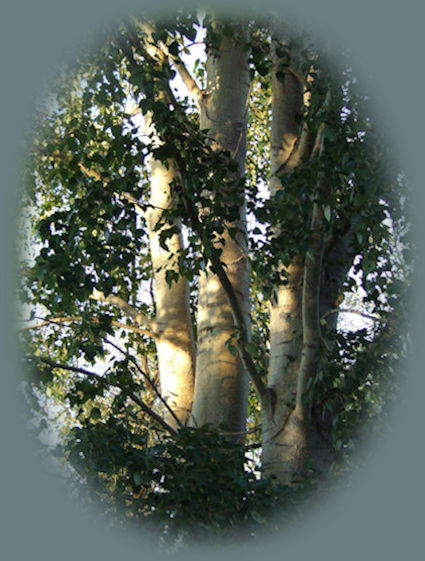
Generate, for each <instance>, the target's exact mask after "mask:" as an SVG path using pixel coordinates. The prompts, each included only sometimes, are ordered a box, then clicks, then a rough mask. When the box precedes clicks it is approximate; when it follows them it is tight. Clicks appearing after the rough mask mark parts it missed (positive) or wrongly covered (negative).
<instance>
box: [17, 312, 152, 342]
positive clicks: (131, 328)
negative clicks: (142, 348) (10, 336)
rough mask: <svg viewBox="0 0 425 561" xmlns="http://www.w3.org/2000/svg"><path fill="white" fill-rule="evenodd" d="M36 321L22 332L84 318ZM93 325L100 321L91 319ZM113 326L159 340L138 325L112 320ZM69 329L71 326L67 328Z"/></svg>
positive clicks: (56, 318)
mask: <svg viewBox="0 0 425 561" xmlns="http://www.w3.org/2000/svg"><path fill="white" fill-rule="evenodd" d="M34 319H40V320H41V321H40V322H39V323H36V324H33V325H25V326H24V327H21V329H20V331H29V330H30V329H40V328H42V327H45V326H46V325H56V326H60V325H62V324H64V323H73V322H74V323H75V322H78V323H80V322H81V321H82V320H83V318H82V316H71V317H55V318H37V317H35V318H34ZM90 321H92V322H93V323H98V322H99V319H98V318H91V320H90ZM111 323H112V325H114V326H115V327H120V328H121V329H124V330H126V331H132V332H133V333H139V334H140V335H147V336H148V337H152V339H157V338H158V334H157V333H155V332H154V331H151V330H149V329H143V328H142V327H138V326H137V325H129V324H127V323H122V322H120V321H117V320H112V322H111ZM67 327H69V326H67Z"/></svg>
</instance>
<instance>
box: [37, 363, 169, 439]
mask: <svg viewBox="0 0 425 561" xmlns="http://www.w3.org/2000/svg"><path fill="white" fill-rule="evenodd" d="M27 358H31V359H33V360H39V361H40V362H43V363H45V364H47V365H48V366H51V367H52V368H61V369H62V370H69V371H71V372H77V373H78V374H84V375H85V376H88V377H90V378H94V379H96V380H104V379H103V377H102V376H100V375H99V374H96V373H95V372H91V371H90V370H87V369H86V368H80V367H78V366H69V365H67V364H61V363H59V362H55V361H53V360H51V359H50V358H45V357H41V356H37V355H27ZM109 385H111V386H114V387H116V388H119V389H121V390H122V388H121V386H120V385H119V384H117V383H111V384H109ZM128 397H129V398H130V399H131V400H132V401H133V402H134V403H136V405H138V406H139V407H140V408H141V409H142V411H144V412H145V413H146V414H147V415H149V417H151V418H152V419H154V420H155V421H156V422H157V423H158V424H159V425H161V426H162V428H164V429H165V430H166V431H167V432H169V433H170V434H171V435H173V436H176V435H177V432H176V431H175V430H174V429H173V427H171V426H170V425H169V424H168V423H167V422H166V421H164V419H163V418H162V417H160V416H159V415H158V413H155V411H153V410H152V409H151V408H150V407H149V406H148V405H146V403H144V401H142V400H141V399H140V398H139V397H137V395H136V394H135V393H134V392H129V394H128Z"/></svg>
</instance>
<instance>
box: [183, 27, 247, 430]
mask: <svg viewBox="0 0 425 561" xmlns="http://www.w3.org/2000/svg"><path fill="white" fill-rule="evenodd" d="M212 25H213V27H214V28H215V29H216V30H218V31H220V29H219V24H217V23H213V24H212ZM245 40H246V39H245V36H244V33H243V31H242V30H241V28H239V27H236V26H235V27H234V35H233V37H231V38H230V37H223V38H222V39H221V42H220V45H219V47H218V49H217V50H216V49H214V50H212V51H210V52H209V55H208V60H207V88H206V91H205V93H204V97H203V102H202V104H201V119H200V126H201V129H209V132H208V136H209V137H210V138H211V145H212V147H213V148H214V149H216V150H228V151H229V152H230V153H231V154H232V156H233V158H234V159H235V160H236V161H237V162H238V164H239V170H238V174H239V175H242V174H243V166H244V159H245V153H246V123H247V115H246V111H247V97H248V91H249V73H248V55H247V52H246V50H245V49H244V44H245ZM212 171H214V170H212ZM223 188H226V187H225V186H223ZM210 195H211V196H214V193H211V194H210ZM228 226H230V225H229V224H225V227H228ZM231 226H232V227H236V228H238V229H239V232H240V233H239V234H238V235H237V237H236V239H232V238H231V237H230V235H228V233H227V231H225V233H224V235H223V237H224V241H225V245H224V247H223V251H222V255H221V258H220V259H221V261H222V262H223V263H224V264H225V265H226V267H225V270H226V273H227V275H228V278H229V280H230V282H231V284H232V287H233V290H234V292H235V294H236V297H237V298H238V300H239V303H240V307H241V309H242V311H243V314H244V315H245V320H246V325H249V270H248V262H247V257H246V251H245V241H244V230H245V210H244V209H243V208H241V211H240V218H239V220H238V221H237V222H236V223H234V224H232V225H231ZM197 322H198V337H197V362H196V372H197V375H196V384H195V400H194V406H193V422H194V424H196V425H203V424H205V423H210V424H212V425H214V426H217V425H219V424H224V425H226V426H227V428H228V430H229V431H230V432H234V433H243V431H244V430H245V422H246V409H247V396H248V378H247V373H246V372H245V371H244V368H243V365H242V362H241V360H240V358H239V357H238V356H234V355H233V354H232V353H231V352H230V351H229V350H228V348H227V346H226V342H227V341H228V340H229V339H230V338H232V337H233V336H234V335H235V325H234V320H233V317H232V312H231V308H230V304H229V301H228V298H227V296H226V293H225V291H224V290H223V287H222V285H221V283H220V281H219V279H218V277H217V275H215V274H213V273H211V272H207V273H205V274H202V275H201V278H200V281H199V302H198V317H197Z"/></svg>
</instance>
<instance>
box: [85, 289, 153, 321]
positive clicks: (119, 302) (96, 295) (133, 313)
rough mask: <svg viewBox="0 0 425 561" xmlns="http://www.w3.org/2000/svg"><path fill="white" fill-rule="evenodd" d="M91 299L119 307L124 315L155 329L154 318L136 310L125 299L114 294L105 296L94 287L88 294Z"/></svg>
mask: <svg viewBox="0 0 425 561" xmlns="http://www.w3.org/2000/svg"><path fill="white" fill-rule="evenodd" d="M90 298H91V299H92V300H97V301H100V302H106V303H107V304H112V305H113V306H117V307H118V308H120V309H121V310H122V311H123V312H124V313H125V314H126V315H128V316H130V317H131V318H133V319H134V321H135V322H136V323H138V324H139V325H145V326H146V327H147V328H148V329H150V330H151V331H155V320H152V319H151V318H150V317H148V316H147V315H146V314H145V313H144V312H142V311H140V310H138V309H137V308H134V307H133V306H131V305H130V304H129V303H128V302H127V301H126V300H124V299H123V298H121V297H120V296H117V295H116V294H108V296H105V294H104V293H103V292H101V291H100V290H97V289H94V290H93V292H92V294H91V295H90Z"/></svg>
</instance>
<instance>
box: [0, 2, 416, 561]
mask: <svg viewBox="0 0 425 561" xmlns="http://www.w3.org/2000/svg"><path fill="white" fill-rule="evenodd" d="M195 4H196V3H195V2H193V5H195ZM197 4H199V5H201V6H202V5H204V6H207V7H210V6H211V7H216V6H217V7H219V6H220V4H221V5H223V6H226V2H224V1H223V2H218V1H216V2H214V1H212V0H211V1H210V2H199V3H197ZM182 5H184V2H179V3H176V2H173V1H172V0H168V1H167V0H158V1H157V2H156V3H155V7H156V8H158V9H159V8H168V10H170V9H176V8H179V7H181V6H182ZM229 5H231V7H232V8H235V9H236V8H237V9H238V10H239V11H240V13H243V12H244V9H246V8H247V6H246V5H244V4H243V3H242V2H241V3H239V2H232V3H231V4H229V2H227V7H229ZM151 7H152V4H151V3H148V2H147V0H139V1H138V2H136V1H135V0H134V1H133V0H123V1H122V2H121V3H120V6H118V3H117V2H115V1H113V0H89V1H88V0H85V1H83V0H75V1H74V2H72V3H70V2H63V1H62V2H57V1H56V2H55V1H53V0H38V1H37V2H34V3H31V2H29V1H28V0H17V1H15V2H13V3H12V2H11V1H9V2H7V4H4V5H3V15H2V22H1V24H0V25H1V26H2V30H1V34H0V41H1V49H0V52H1V53H2V57H3V59H4V61H3V64H2V68H3V72H2V89H1V94H0V95H1V103H0V110H1V111H2V118H1V123H2V127H1V141H2V143H1V150H0V157H1V158H2V165H1V170H2V174H1V177H2V185H1V189H2V191H1V200H2V205H1V222H0V252H1V253H0V258H1V261H0V263H1V269H0V271H1V292H0V318H1V336H0V345H1V357H2V363H1V372H2V381H1V392H0V396H1V400H2V401H1V406H0V413H1V420H0V426H1V430H2V442H3V443H4V444H3V450H2V462H1V475H2V477H1V480H0V481H1V502H2V508H1V511H0V514H1V522H2V524H1V528H2V540H1V546H0V548H1V550H2V551H4V552H5V553H6V556H5V558H12V557H13V558H16V559H19V558H28V557H30V558H31V559H33V560H35V561H38V559H40V560H41V559H43V560H49V559H52V560H53V559H57V558H58V557H60V558H61V559H62V560H63V561H65V560H67V559H73V560H74V559H75V558H76V556H81V557H83V558H87V559H88V558H94V559H98V558H101V559H114V560H115V559H118V558H123V559H130V558H133V557H135V556H136V555H137V556H138V557H140V558H141V559H144V558H149V559H156V558H159V557H163V555H161V554H160V553H159V552H158V551H157V550H152V549H151V546H150V545H149V538H148V536H143V535H142V536H141V539H137V540H135V539H133V538H132V537H131V538H130V537H128V536H125V535H124V534H118V533H117V534H116V535H115V533H111V532H108V531H105V530H104V529H102V527H101V524H100V525H96V526H95V525H94V524H92V522H91V521H90V520H89V518H88V517H87V515H84V514H83V513H82V512H80V510H79V508H78V506H77V505H76V504H74V503H73V502H72V501H70V500H69V499H67V498H66V497H65V496H64V494H63V491H62V489H61V485H60V482H56V481H53V479H52V477H51V476H48V475H47V474H46V473H44V472H43V470H42V469H41V468H40V465H38V461H37V459H36V457H35V455H34V454H35V452H34V449H33V447H32V444H31V442H30V441H29V439H28V436H27V435H26V431H25V426H24V422H23V420H22V413H21V412H20V401H19V397H18V395H17V382H16V380H17V379H18V376H19V369H18V366H17V360H16V358H17V354H16V336H15V335H14V333H15V326H14V309H13V305H14V304H13V303H14V298H15V296H14V295H13V291H14V290H15V287H16V281H15V280H14V278H13V275H12V274H10V272H11V271H13V260H14V257H15V251H14V249H13V243H14V235H13V234H14V228H16V224H15V222H14V220H13V219H14V207H15V204H16V195H17V193H18V185H19V173H20V167H19V166H20V158H21V157H22V154H23V147H24V142H25V139H26V135H27V134H28V133H29V132H30V130H31V103H32V100H33V99H34V98H36V97H37V96H40V93H41V92H42V89H43V86H44V84H45V82H46V81H48V79H49V77H50V76H51V74H52V73H53V72H54V71H55V70H57V69H58V68H59V65H60V58H61V57H66V56H67V55H68V53H71V54H72V51H74V52H75V50H77V49H78V47H79V45H81V44H84V42H85V41H88V40H90V38H93V32H94V31H96V30H99V29H100V28H101V26H102V25H103V24H104V23H107V22H108V21H110V22H113V21H114V20H116V19H117V17H118V16H123V15H125V13H126V11H130V10H131V9H137V8H139V9H144V8H147V9H149V8H151ZM249 7H250V8H251V7H252V8H254V7H255V6H253V5H252V6H251V5H249ZM268 9H275V10H278V11H280V12H281V13H285V11H287V12H288V13H289V14H290V15H291V16H293V17H294V18H295V19H296V21H299V22H300V23H301V24H302V23H305V24H306V25H309V26H311V28H312V29H313V31H317V32H318V33H319V34H324V35H326V33H329V34H330V35H331V37H332V39H333V42H335V43H336V44H338V43H341V46H344V47H345V48H346V49H347V51H348V52H350V53H351V54H352V58H353V61H354V62H355V64H356V66H357V67H358V69H359V82H360V85H361V86H364V88H365V89H366V88H367V89H368V91H370V92H371V95H372V97H373V98H375V99H377V100H378V103H374V104H372V110H375V119H377V120H378V121H379V123H378V124H380V125H382V126H383V128H384V132H386V133H387V138H388V141H389V142H390V143H393V147H394V149H395V150H396V152H397V153H399V155H400V158H399V161H400V164H401V165H402V166H403V167H404V169H405V170H406V172H407V175H408V178H409V182H410V184H411V185H412V187H413V190H414V199H413V208H414V212H413V224H414V234H415V241H416V243H417V246H418V254H420V255H418V265H417V270H416V273H415V279H422V278H423V276H424V274H425V271H423V268H424V267H423V263H424V260H423V259H422V258H421V257H423V256H422V253H423V247H421V245H422V244H421V242H422V239H423V234H424V232H423V231H422V230H423V224H424V222H425V221H424V220H423V219H422V213H423V210H424V209H425V204H424V203H425V200H424V199H425V194H424V192H422V193H421V192H420V191H421V179H422V178H421V174H422V173H423V169H422V168H423V166H422V161H421V158H423V155H422V153H421V147H423V136H422V134H421V133H422V130H423V128H424V117H423V111H421V107H420V105H419V103H420V101H419V100H420V92H421V91H423V86H424V83H423V82H424V75H423V73H422V72H421V71H420V69H421V68H422V66H423V60H422V57H423V52H424V51H425V48H424V47H425V45H424V40H423V39H421V38H420V37H421V32H422V29H421V22H422V21H423V10H424V9H423V8H420V7H419V6H418V4H417V3H416V2H413V1H411V0H405V1H404V2H403V3H400V2H397V1H395V0H358V1H357V2H356V3H351V2H349V1H347V0H340V1H337V0H322V1H321V2H317V0H298V1H295V0H281V1H280V2H277V1H276V0H264V1H263V2H262V13H265V12H266V10H268ZM260 13H261V12H260ZM381 121H382V123H381ZM385 129H386V130H385ZM418 285H419V282H415V283H414V288H413V295H412V303H413V302H414V305H412V308H411V309H412V313H413V312H414V316H413V321H414V324H413V329H412V332H413V334H414V337H413V340H414V341H413V342H414V348H415V352H414V358H413V360H412V361H411V364H410V365H408V367H409V370H410V376H409V382H408V384H407V387H406V388H403V391H402V392H401V396H400V405H399V406H398V407H397V408H396V411H394V413H393V416H392V417H391V418H390V419H389V430H388V431H387V434H386V436H385V438H384V441H383V442H379V443H372V444H373V445H374V450H373V451H372V453H371V454H370V456H371V460H370V462H369V464H368V465H367V466H366V467H365V469H364V470H362V472H361V473H358V474H354V476H353V477H352V479H351V486H350V489H348V490H344V491H340V492H338V493H336V494H335V496H333V497H331V499H330V500H329V501H326V503H325V504H323V505H322V504H318V505H315V506H314V508H313V512H312V515H311V516H308V517H307V518H308V519H307V520H306V521H305V524H304V525H303V526H300V527H299V528H297V529H296V530H288V532H287V533H282V538H281V539H280V540H274V541H272V540H270V541H269V542H262V541H261V540H258V543H256V544H254V545H253V546H252V548H251V547H250V548H249V549H247V550H238V547H237V545H238V544H236V543H235V544H234V548H233V547H232V548H230V549H229V548H226V551H222V552H220V550H219V549H217V550H216V551H214V550H213V549H211V548H209V549H206V550H205V551H202V556H203V558H204V559H205V560H206V559H214V558H215V557H218V558H222V557H223V558H226V557H230V555H231V558H232V560H235V561H236V559H238V558H239V556H240V557H241V558H242V559H243V560H244V561H248V560H250V559H257V558H258V556H259V555H261V557H262V558H263V559H264V558H266V557H269V556H270V558H274V557H276V558H277V557H282V556H283V555H285V554H286V555H294V556H295V557H296V558H297V559H307V558H314V559H315V560H318V561H320V560H321V559H327V560H333V559H335V560H337V559H338V560H339V559H341V558H343V559H344V560H346V561H350V560H351V559H352V560H354V559H356V560H357V559H359V558H360V557H363V556H365V555H366V556H367V557H368V558H375V559H384V558H385V559H386V560H387V561H390V560H392V559H394V560H396V559H397V560H398V559H400V558H401V557H407V558H409V557H413V556H414V554H415V553H418V552H419V551H420V550H421V549H422V543H420V541H421V527H422V525H421V527H420V522H421V521H422V505H423V502H424V500H423V499H424V493H423V491H422V493H421V490H422V489H423V488H424V485H423V476H422V474H423V472H424V471H425V470H424V450H423V446H422V444H421V443H423V434H422V426H423V418H422V417H421V416H420V411H421V406H422V407H423V405H422V403H421V399H422V396H424V395H425V391H424V377H423V376H422V375H421V370H422V368H423V367H422V366H421V365H423V364H424V363H425V360H424V357H423V356H422V355H423V350H422V349H423V347H424V345H423V344H421V342H422V341H424V337H425V334H424V329H425V325H424V322H423V321H421V318H423V317H424V315H423V313H424V309H423V308H424V298H423V294H422V293H421V292H420V290H419V286H418ZM422 531H423V530H422ZM200 554H201V552H200V551H196V552H195V551H193V552H192V553H191V552H189V553H188V552H184V553H183V552H182V555H181V556H182V558H183V557H184V559H185V561H189V558H190V557H191V556H192V555H194V559H197V558H199V555H200ZM409 554H410V555H409ZM411 554H413V555H411ZM172 557H173V556H172ZM177 557H180V555H177Z"/></svg>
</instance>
